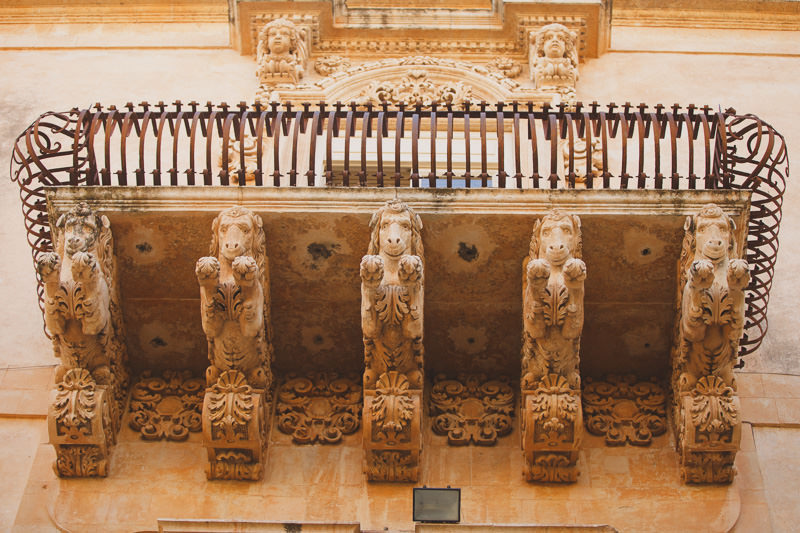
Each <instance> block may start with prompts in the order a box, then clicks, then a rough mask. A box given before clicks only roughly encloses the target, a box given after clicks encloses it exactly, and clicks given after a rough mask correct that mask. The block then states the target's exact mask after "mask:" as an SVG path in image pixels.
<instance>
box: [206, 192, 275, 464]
mask: <svg viewBox="0 0 800 533" xmlns="http://www.w3.org/2000/svg"><path fill="white" fill-rule="evenodd" d="M212 233H213V236H212V240H211V256H210V257H202V258H200V260H198V262H197V268H196V273H197V279H198V281H199V283H200V311H201V317H202V324H203V331H204V332H205V334H206V337H207V339H208V358H209V360H210V362H211V364H210V366H209V367H208V369H207V370H206V387H207V388H206V392H205V397H204V400H203V413H202V425H203V440H204V445H205V447H206V448H207V451H208V458H209V466H208V468H207V471H206V474H207V476H208V478H209V479H246V480H255V479H259V478H260V477H261V475H262V473H263V465H262V462H263V456H264V451H265V448H266V445H267V442H266V430H267V417H266V413H268V412H270V409H269V398H270V390H271V386H272V371H271V362H272V335H271V328H270V315H269V302H270V299H269V263H268V258H267V254H266V237H265V235H264V228H263V223H262V220H261V217H260V216H258V215H256V214H254V213H253V212H252V211H250V210H249V209H245V208H243V207H239V206H236V207H232V208H230V209H226V210H225V211H222V212H221V213H220V214H219V215H218V216H217V218H216V219H214V223H213V225H212Z"/></svg>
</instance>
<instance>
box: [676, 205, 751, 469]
mask: <svg viewBox="0 0 800 533" xmlns="http://www.w3.org/2000/svg"><path fill="white" fill-rule="evenodd" d="M684 229H685V232H686V233H685V236H684V240H683V249H682V251H681V259H680V262H679V291H680V292H679V294H678V315H677V316H678V318H677V325H676V341H675V344H674V345H673V353H672V357H673V374H672V388H673V398H674V405H673V408H674V411H675V416H674V420H675V424H676V430H675V433H676V435H677V446H678V450H679V452H680V454H681V474H682V477H683V479H684V481H686V482H687V483H730V482H731V481H732V480H733V475H734V471H733V462H734V458H735V456H736V452H737V451H738V449H739V443H740V439H741V416H740V409H739V399H738V397H737V396H736V381H735V378H734V374H733V368H734V364H735V362H736V357H737V354H738V351H739V340H740V339H741V336H742V330H743V326H744V289H745V288H746V287H747V285H748V283H749V282H750V270H749V266H748V264H747V263H746V262H745V261H744V260H743V259H738V257H737V256H738V249H737V246H736V239H735V234H734V232H735V229H736V225H735V223H734V222H733V219H731V218H730V217H729V216H728V215H726V214H725V213H724V212H723V211H722V209H720V208H719V206H717V205H714V204H708V205H706V206H704V207H703V208H702V209H701V210H700V212H699V213H698V214H697V215H693V216H690V217H688V218H687V219H686V224H685V226H684Z"/></svg>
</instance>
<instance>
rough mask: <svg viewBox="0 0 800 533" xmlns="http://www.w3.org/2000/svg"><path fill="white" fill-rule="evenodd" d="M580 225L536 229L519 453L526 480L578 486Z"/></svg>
mask: <svg viewBox="0 0 800 533" xmlns="http://www.w3.org/2000/svg"><path fill="white" fill-rule="evenodd" d="M581 245H582V243H581V223H580V219H579V218H578V217H577V216H575V215H567V214H563V213H561V212H559V211H557V210H553V211H551V212H550V213H548V214H547V215H546V216H545V217H544V218H542V219H541V220H537V221H536V223H535V224H534V226H533V234H532V236H531V243H530V252H529V254H528V257H526V258H525V260H524V262H523V270H524V276H523V288H522V301H523V329H524V332H523V345H522V380H521V388H522V413H521V420H522V448H523V455H524V457H525V467H524V474H525V477H526V479H528V481H542V482H574V481H576V479H577V476H578V470H577V466H576V463H577V460H578V450H579V447H580V443H581V439H582V436H583V417H582V409H581V395H580V390H581V388H580V387H581V385H580V373H579V363H580V357H579V353H580V337H581V332H582V330H583V314H584V311H583V295H584V280H585V279H586V265H585V264H584V262H583V260H581Z"/></svg>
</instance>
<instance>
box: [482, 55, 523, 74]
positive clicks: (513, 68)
mask: <svg viewBox="0 0 800 533" xmlns="http://www.w3.org/2000/svg"><path fill="white" fill-rule="evenodd" d="M486 66H487V67H488V68H489V70H490V71H491V70H494V71H497V72H499V73H500V74H501V75H502V76H504V77H506V78H509V79H513V78H516V77H517V76H519V75H520V73H521V72H522V65H520V64H519V63H517V62H516V61H514V60H513V59H512V58H510V57H509V56H499V57H496V58H494V59H492V60H491V61H489V63H487V65H486Z"/></svg>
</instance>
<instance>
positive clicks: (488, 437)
mask: <svg viewBox="0 0 800 533" xmlns="http://www.w3.org/2000/svg"><path fill="white" fill-rule="evenodd" d="M430 415H431V417H432V418H433V420H432V427H433V431H434V433H437V434H439V435H446V436H447V443H448V444H450V445H452V446H464V445H467V444H470V443H473V444H477V445H480V446H492V445H494V444H497V439H498V438H499V437H503V436H505V435H508V434H509V433H511V429H512V427H513V426H512V418H513V416H514V390H513V389H512V388H511V383H510V382H509V381H508V380H507V379H493V380H487V379H486V376H482V375H480V376H475V375H470V376H468V375H460V376H458V379H457V380H453V379H446V378H445V377H444V376H437V377H436V379H435V380H434V385H433V389H432V390H431V399H430Z"/></svg>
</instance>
